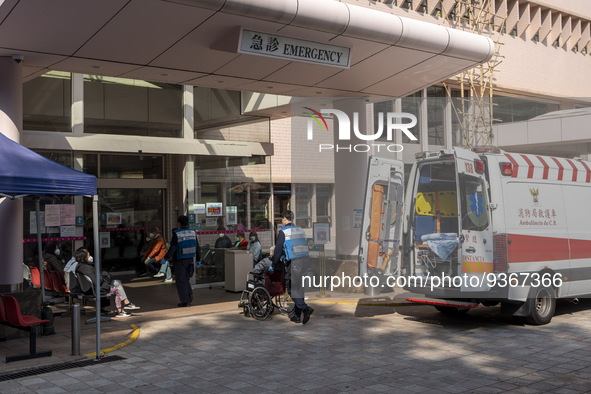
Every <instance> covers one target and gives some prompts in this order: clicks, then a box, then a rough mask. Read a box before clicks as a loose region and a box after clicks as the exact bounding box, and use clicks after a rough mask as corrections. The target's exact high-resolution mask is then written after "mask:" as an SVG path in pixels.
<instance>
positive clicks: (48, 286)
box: [43, 268, 53, 301]
mask: <svg viewBox="0 0 591 394" xmlns="http://www.w3.org/2000/svg"><path fill="white" fill-rule="evenodd" d="M43 287H44V288H45V290H47V291H53V281H52V280H51V274H50V273H49V270H48V269H47V268H43ZM43 301H45V300H43Z"/></svg>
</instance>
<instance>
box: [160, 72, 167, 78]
mask: <svg viewBox="0 0 591 394" xmlns="http://www.w3.org/2000/svg"><path fill="white" fill-rule="evenodd" d="M160 76H161V77H168V74H167V73H160Z"/></svg>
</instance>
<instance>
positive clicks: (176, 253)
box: [164, 215, 199, 307]
mask: <svg viewBox="0 0 591 394" xmlns="http://www.w3.org/2000/svg"><path fill="white" fill-rule="evenodd" d="M197 256H199V242H198V241H197V234H195V231H194V230H190V229H189V218H188V217H187V216H184V215H182V216H179V218H178V228H177V229H175V230H172V239H171V240H170V247H169V248H168V251H167V252H166V255H165V256H164V259H165V260H166V261H171V260H174V276H175V282H176V290H177V292H178V295H179V300H180V301H181V302H179V303H178V304H177V305H178V306H180V307H187V306H191V302H193V288H192V286H191V282H190V280H191V277H192V276H193V275H194V274H195V258H196V257H197Z"/></svg>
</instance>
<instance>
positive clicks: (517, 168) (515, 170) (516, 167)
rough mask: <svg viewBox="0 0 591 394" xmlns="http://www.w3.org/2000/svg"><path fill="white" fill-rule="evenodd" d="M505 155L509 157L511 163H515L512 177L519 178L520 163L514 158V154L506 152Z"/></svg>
mask: <svg viewBox="0 0 591 394" xmlns="http://www.w3.org/2000/svg"><path fill="white" fill-rule="evenodd" d="M505 156H507V159H509V161H510V162H511V164H513V175H511V177H512V178H517V173H518V172H519V164H518V163H517V161H516V160H515V159H514V158H513V156H511V155H510V154H508V153H505Z"/></svg>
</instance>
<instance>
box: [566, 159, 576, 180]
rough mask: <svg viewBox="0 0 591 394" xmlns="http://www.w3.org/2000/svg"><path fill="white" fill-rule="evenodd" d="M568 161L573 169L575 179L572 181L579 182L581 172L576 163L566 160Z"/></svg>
mask: <svg viewBox="0 0 591 394" xmlns="http://www.w3.org/2000/svg"><path fill="white" fill-rule="evenodd" d="M566 161H567V162H568V164H570V166H571V167H572V168H573V178H572V181H573V182H576V181H577V173H578V172H579V169H578V168H577V166H576V165H575V163H573V161H572V160H570V159H566Z"/></svg>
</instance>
